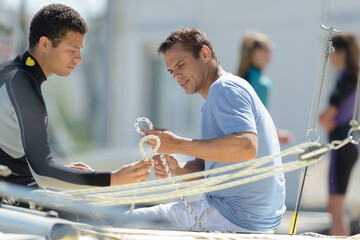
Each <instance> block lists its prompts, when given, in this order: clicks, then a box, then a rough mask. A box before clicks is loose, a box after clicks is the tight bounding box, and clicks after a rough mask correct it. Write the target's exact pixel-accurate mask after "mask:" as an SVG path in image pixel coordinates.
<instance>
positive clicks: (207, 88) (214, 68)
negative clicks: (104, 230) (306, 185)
mask: <svg viewBox="0 0 360 240" xmlns="http://www.w3.org/2000/svg"><path fill="white" fill-rule="evenodd" d="M158 52H159V53H160V54H164V60H165V63H166V66H167V69H168V71H169V72H170V73H171V74H172V75H173V78H174V79H175V80H176V81H177V82H178V84H179V85H180V86H181V87H182V88H183V89H184V90H185V92H186V93H187V94H194V93H199V94H201V95H202V96H203V98H204V99H205V100H206V102H205V104H204V106H203V108H202V118H201V139H200V140H195V139H188V138H183V137H179V136H176V135H175V134H173V133H172V132H170V131H167V130H162V129H155V131H151V130H144V132H145V134H147V135H156V136H158V137H159V138H160V139H161V147H160V149H159V150H158V152H159V153H162V154H167V155H166V160H167V163H168V165H169V168H170V171H171V173H172V175H173V176H179V175H183V174H187V173H193V172H197V171H204V170H210V169H216V168H220V167H224V166H228V165H232V164H235V163H238V162H241V161H251V160H253V159H255V158H259V157H263V156H268V155H272V154H277V153H279V152H280V148H279V142H278V138H277V134H276V129H275V126H274V124H273V121H272V119H271V117H270V115H269V113H268V112H267V110H266V108H265V107H264V105H263V104H262V103H261V101H260V99H259V97H258V96H257V95H256V93H255V91H254V89H253V88H252V87H251V86H250V85H249V83H248V82H246V81H245V80H243V79H242V78H240V77H237V76H234V75H232V74H231V73H227V72H225V71H224V70H223V69H222V67H221V66H220V64H219V62H218V60H217V58H216V56H215V53H214V51H213V48H212V45H211V43H210V41H209V40H208V38H207V36H206V34H205V33H203V32H201V31H200V30H198V29H181V30H178V31H175V32H173V33H172V34H171V35H170V36H169V37H168V38H167V39H166V40H165V41H164V42H163V43H162V44H161V45H160V47H159V49H158ZM148 143H149V144H150V145H154V142H152V141H151V140H150V141H149V142H148ZM173 153H179V154H185V155H189V156H193V157H195V160H192V161H188V162H186V163H182V162H178V161H177V160H176V159H175V158H173V157H171V156H169V155H168V154H173ZM154 160H155V170H156V176H157V177H158V178H165V177H167V173H166V171H165V169H164V167H163V165H162V164H161V161H160V159H159V157H155V158H154ZM272 165H281V158H276V159H274V160H272V161H270V162H269V163H268V164H267V165H266V166H272ZM206 177H208V178H211V177H212V175H210V176H206ZM284 200H285V180H284V175H283V174H277V175H274V176H272V177H269V178H265V179H263V180H258V181H255V182H251V183H247V184H243V185H239V186H236V187H231V188H227V189H224V190H217V191H213V192H208V193H206V194H204V195H203V197H202V198H201V200H198V201H194V202H191V203H190V206H191V208H192V210H193V211H194V213H195V215H196V216H197V217H198V218H199V220H200V223H201V224H202V226H203V227H204V228H205V229H206V230H210V231H215V230H217V231H236V232H271V231H273V229H275V228H276V227H278V226H279V225H280V223H281V218H282V215H283V213H284V211H285V205H284ZM133 215H135V216H136V217H140V218H141V217H151V218H157V219H159V220H162V221H166V222H167V223H170V224H172V225H173V226H174V227H172V229H178V230H185V229H195V230H196V229H199V226H198V225H197V223H196V221H195V220H194V218H193V217H192V216H191V214H190V213H189V212H188V211H187V209H186V207H185V205H184V204H183V203H170V204H164V205H158V206H154V207H151V208H140V209H137V210H135V211H134V212H133ZM135 227H145V228H146V227H156V228H160V229H161V228H169V227H162V226H161V225H155V226H145V225H143V226H141V224H139V225H137V226H135ZM170 228H171V227H170Z"/></svg>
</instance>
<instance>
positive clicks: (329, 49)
mask: <svg viewBox="0 0 360 240" xmlns="http://www.w3.org/2000/svg"><path fill="white" fill-rule="evenodd" d="M334 2H335V7H334V11H336V0H334ZM329 3H330V0H328V2H327V6H326V11H325V19H324V24H326V20H327V15H328V10H329ZM334 15H335V12H334V14H333V21H332V27H329V28H328V29H327V28H326V27H325V25H321V27H322V28H323V29H324V30H328V31H329V37H328V41H327V46H326V52H325V58H324V63H323V71H322V75H321V83H320V89H319V95H318V100H317V107H316V111H315V117H314V125H313V128H312V130H313V131H316V124H317V121H318V114H319V107H320V100H321V94H322V91H323V86H324V80H325V75H326V68H327V63H328V58H329V55H330V54H331V53H332V43H331V33H332V32H333V31H334V32H335V29H334ZM323 43H324V33H323V34H322V39H321V47H320V55H319V61H318V66H317V69H316V79H315V85H314V94H313V99H312V104H311V111H310V117H309V125H308V132H307V134H306V140H307V141H308V140H309V139H308V137H309V133H310V122H311V117H312V112H313V107H314V100H315V88H316V86H317V81H318V71H319V64H320V56H321V52H322V49H323ZM317 134H318V138H317V141H319V140H320V135H319V133H317ZM307 170H308V166H306V167H305V169H304V171H303V173H302V182H301V187H300V189H299V191H298V195H297V200H296V207H295V212H294V213H293V215H292V217H291V223H290V229H289V234H290V235H294V234H296V228H297V223H298V217H299V208H300V202H301V197H302V193H303V190H304V185H305V179H306V175H307Z"/></svg>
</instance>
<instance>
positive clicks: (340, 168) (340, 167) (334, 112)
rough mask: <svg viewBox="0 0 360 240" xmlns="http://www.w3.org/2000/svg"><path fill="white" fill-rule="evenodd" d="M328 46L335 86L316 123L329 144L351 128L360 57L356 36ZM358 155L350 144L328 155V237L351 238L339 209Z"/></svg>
mask: <svg viewBox="0 0 360 240" xmlns="http://www.w3.org/2000/svg"><path fill="white" fill-rule="evenodd" d="M332 42H333V47H334V48H335V52H334V53H332V54H331V55H330V62H331V65H332V66H333V67H334V68H335V69H336V70H337V82H336V86H335V88H334V90H333V91H332V93H331V96H330V101H329V106H328V107H327V108H326V110H325V111H324V112H323V113H322V114H321V115H320V119H319V120H320V123H321V125H322V127H323V128H324V129H325V130H326V131H327V132H329V140H330V142H331V141H333V140H343V139H345V138H347V136H348V132H349V130H350V128H351V126H350V125H349V122H350V120H351V119H352V117H353V109H354V104H355V95H356V85H357V78H358V73H359V56H360V48H359V43H358V38H357V36H356V35H354V34H341V35H338V36H335V37H333V38H332ZM358 155H359V153H358V147H357V146H356V145H354V144H347V145H345V146H344V147H342V148H340V149H338V150H333V151H332V152H331V159H330V168H329V194H330V196H329V202H328V206H327V209H328V211H329V212H330V214H331V216H332V225H331V228H330V235H343V236H345V235H350V234H351V233H350V225H349V222H348V220H347V217H346V214H345V212H344V209H343V208H344V200H345V193H346V189H347V186H348V182H349V178H350V173H351V170H352V168H353V166H354V164H355V162H356V160H357V158H358Z"/></svg>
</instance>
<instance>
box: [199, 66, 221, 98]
mask: <svg viewBox="0 0 360 240" xmlns="http://www.w3.org/2000/svg"><path fill="white" fill-rule="evenodd" d="M209 68H210V70H209V72H208V75H207V76H206V79H205V83H204V88H203V90H202V91H201V92H200V94H201V96H203V98H204V99H205V100H206V98H207V95H208V93H209V91H210V87H211V85H212V84H213V83H214V82H215V81H216V80H217V79H219V77H220V76H221V74H223V73H224V70H223V68H222V67H221V66H220V64H211V65H210V66H209Z"/></svg>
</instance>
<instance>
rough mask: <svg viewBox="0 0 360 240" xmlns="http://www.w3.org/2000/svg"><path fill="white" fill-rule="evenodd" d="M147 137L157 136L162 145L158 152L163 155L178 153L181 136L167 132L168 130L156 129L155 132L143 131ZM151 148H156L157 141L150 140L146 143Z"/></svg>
mask: <svg viewBox="0 0 360 240" xmlns="http://www.w3.org/2000/svg"><path fill="white" fill-rule="evenodd" d="M141 130H142V131H143V132H144V133H145V134H146V135H155V136H157V137H159V138H160V141H161V144H160V148H159V150H158V151H157V152H158V153H161V154H164V155H165V154H166V155H169V154H172V153H176V147H177V144H178V142H179V140H180V139H181V138H180V137H179V136H177V135H175V134H174V133H172V132H170V131H168V130H166V129H160V128H154V130H148V129H141ZM146 143H147V144H148V145H149V146H151V147H155V145H156V141H155V140H151V139H150V140H148V141H147V142H146Z"/></svg>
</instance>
